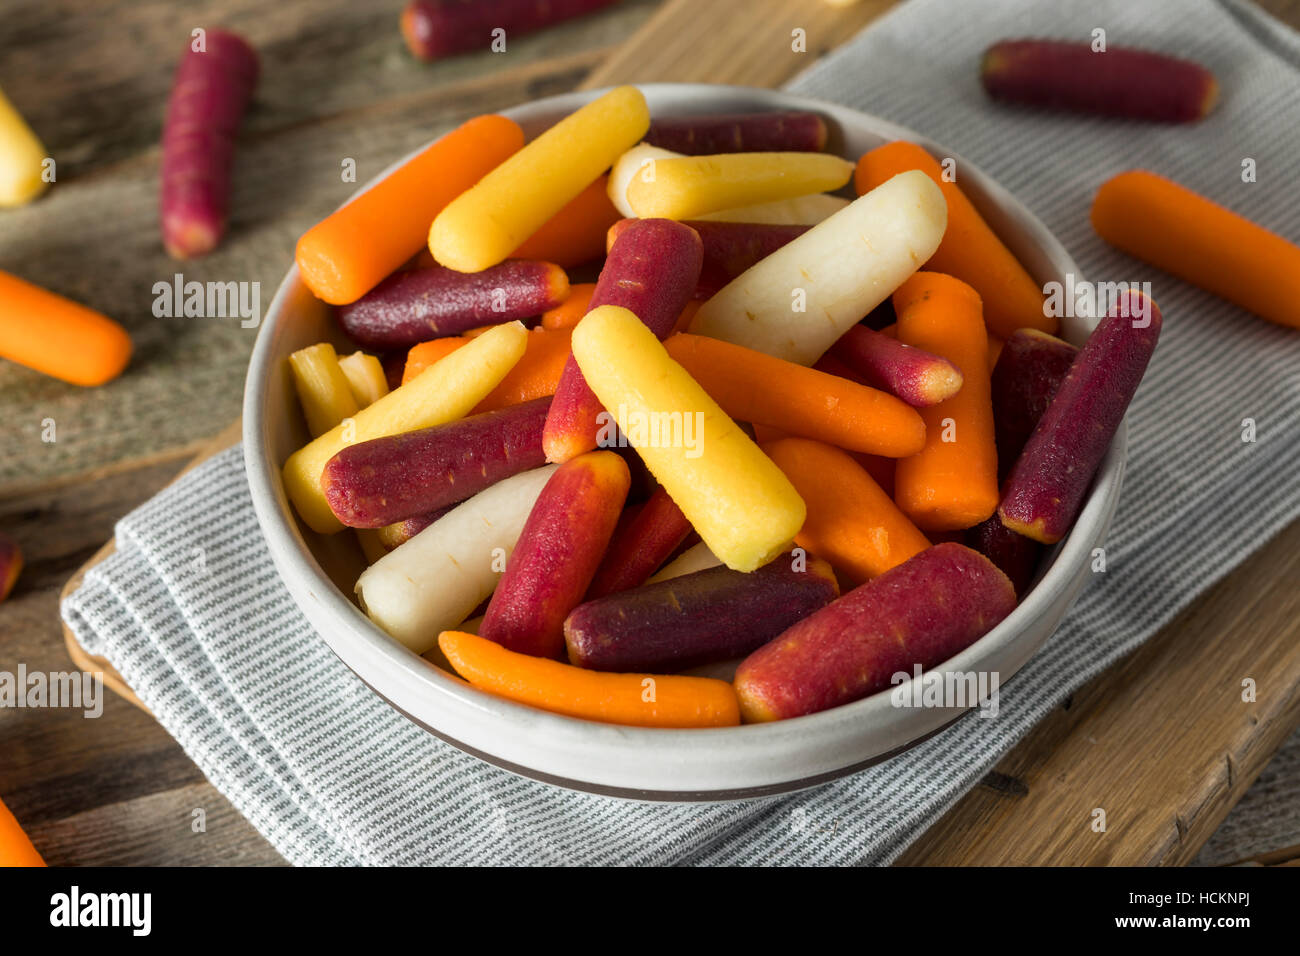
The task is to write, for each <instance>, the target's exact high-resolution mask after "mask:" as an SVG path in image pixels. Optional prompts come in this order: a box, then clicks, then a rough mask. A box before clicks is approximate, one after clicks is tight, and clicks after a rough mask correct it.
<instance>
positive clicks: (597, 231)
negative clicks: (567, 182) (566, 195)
mask: <svg viewBox="0 0 1300 956" xmlns="http://www.w3.org/2000/svg"><path fill="white" fill-rule="evenodd" d="M621 218H622V215H621V214H620V213H619V211H618V210H617V209H615V208H614V204H613V203H612V202H610V201H609V176H608V175H602V176H601V177H599V178H598V179H596V180H595V181H594V182H593V183H592V184H591V185H590V186H588V187H587V188H586V189H584V190H583V191H582V192H580V193H578V195H577V196H576V197H574V198H573V199H572V200H570V202H569V204H568V205H567V206H565V207H564V208H563V209H561V210H560V211H559V212H557V213H556V214H555V215H554V216H552V217H551V218H550V219H549V220H548V221H547V222H546V223H545V225H543V226H542V228H540V229H538V230H537V231H536V232H535V233H533V234H532V235H531V236H529V237H528V238H527V239H525V240H524V241H523V244H522V245H521V246H520V247H519V248H518V249H516V250H515V251H514V252H513V253H512V254H511V256H510V258H512V259H541V260H543V261H545V262H554V263H555V264H556V265H560V266H564V267H565V268H566V269H568V268H570V267H572V266H576V265H581V264H582V263H584V262H588V261H590V260H592V259H599V258H600V257H601V256H603V255H604V254H605V232H606V231H607V230H608V229H609V227H610V226H612V225H614V223H616V222H618V220H619V219H621Z"/></svg>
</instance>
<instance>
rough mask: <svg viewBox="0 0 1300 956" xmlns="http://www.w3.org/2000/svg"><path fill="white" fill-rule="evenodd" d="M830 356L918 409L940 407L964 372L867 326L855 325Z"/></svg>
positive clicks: (836, 345)
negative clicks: (930, 406)
mask: <svg viewBox="0 0 1300 956" xmlns="http://www.w3.org/2000/svg"><path fill="white" fill-rule="evenodd" d="M828 354H831V355H833V356H834V357H835V358H837V359H839V360H840V361H841V362H843V363H844V364H845V365H846V366H848V367H849V368H850V369H852V370H853V371H854V372H856V373H858V375H859V376H861V378H862V381H864V382H866V383H867V384H868V385H871V386H874V387H875V388H878V389H881V390H882V391H886V392H888V393H889V394H891V395H896V396H898V397H899V398H901V399H902V400H903V401H905V402H907V404H909V405H912V406H914V407H917V408H924V407H925V406H927V405H937V404H938V403H939V402H942V401H943V400H944V399H947V398H952V396H954V395H956V394H957V391H958V389H960V388H961V372H960V371H958V369H957V367H956V366H955V365H953V364H952V363H951V362H949V361H948V360H947V359H945V358H940V357H939V356H937V355H931V354H930V353H929V352H925V351H923V350H921V349H914V348H911V347H910V346H907V345H904V344H903V343H901V342H899V341H898V340H897V339H894V338H892V337H890V336H888V335H881V334H880V333H879V332H873V331H872V330H871V329H869V328H867V327H866V326H865V325H855V326H854V327H853V328H851V329H849V330H848V331H847V332H845V333H844V334H843V335H842V336H840V338H839V340H838V341H836V343H835V344H834V345H832V346H831V351H830V353H828ZM824 357H825V356H823V358H824Z"/></svg>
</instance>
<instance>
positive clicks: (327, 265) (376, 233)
mask: <svg viewBox="0 0 1300 956" xmlns="http://www.w3.org/2000/svg"><path fill="white" fill-rule="evenodd" d="M523 145H524V131H523V130H522V129H520V128H519V124H518V123H516V122H515V121H514V120H509V119H506V118H505V117H504V116H496V115H492V114H489V115H487V116H478V117H475V118H474V119H472V120H470V121H468V122H467V123H464V124H463V125H461V126H459V127H457V128H456V129H454V130H452V131H451V132H450V133H448V134H447V135H445V136H443V137H442V138H441V139H439V140H438V141H437V142H436V143H434V144H433V145H431V146H429V148H428V149H426V150H425V151H424V152H422V153H420V154H419V155H418V156H416V157H415V158H414V159H411V160H410V161H408V162H407V163H405V164H404V165H403V166H401V167H400V168H399V169H396V170H394V171H393V172H392V173H390V174H389V175H388V176H387V177H385V178H384V179H383V181H382V182H378V183H376V184H375V185H374V186H373V187H372V188H370V189H368V190H366V191H365V192H364V193H362V194H361V195H360V196H357V197H356V198H355V199H353V200H352V201H351V202H349V203H348V204H347V205H346V206H344V207H342V208H341V209H339V210H337V211H335V212H334V213H332V214H330V215H329V216H327V217H326V218H325V219H323V220H321V221H320V222H318V223H317V224H316V225H314V226H312V227H311V229H309V230H307V232H305V233H304V234H303V236H302V238H301V239H299V240H298V248H297V252H296V255H295V258H296V260H297V263H298V269H299V271H300V272H301V273H302V280H303V282H305V283H306V284H307V287H308V288H309V289H311V291H312V292H314V293H315V294H316V296H317V297H318V298H321V299H324V300H325V301H326V302H328V303H330V304H331V305H346V304H347V303H349V302H355V301H356V300H357V299H359V298H361V297H362V296H363V295H365V294H366V293H367V292H369V291H370V290H371V289H373V288H374V287H375V286H376V285H378V284H379V282H380V280H382V279H383V278H384V277H385V276H387V275H388V274H389V273H391V272H393V271H394V270H395V269H397V268H398V267H399V266H400V265H402V263H404V262H406V261H407V260H408V259H410V258H411V257H412V256H414V255H415V253H416V252H417V251H418V250H419V249H420V248H421V247H422V246H424V245H425V242H426V240H427V239H428V236H429V223H430V222H432V221H433V219H434V217H435V216H437V215H438V213H439V212H441V211H442V208H443V207H444V206H446V205H447V204H448V203H449V202H451V201H452V200H453V199H455V198H456V197H457V196H459V195H460V194H461V193H463V192H464V191H465V190H467V189H469V187H471V186H473V185H474V184H475V183H476V182H478V181H479V179H480V178H482V176H483V175H484V173H487V172H488V171H489V170H491V169H492V168H493V167H495V166H497V165H498V164H500V163H501V161H502V160H504V159H505V158H507V157H508V156H510V155H511V154H513V153H515V152H518V151H519V149H520V148H521V147H522V146H523Z"/></svg>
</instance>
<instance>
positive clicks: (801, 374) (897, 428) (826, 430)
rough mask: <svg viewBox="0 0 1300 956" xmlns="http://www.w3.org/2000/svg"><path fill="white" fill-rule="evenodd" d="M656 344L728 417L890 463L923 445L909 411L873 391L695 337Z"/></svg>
mask: <svg viewBox="0 0 1300 956" xmlns="http://www.w3.org/2000/svg"><path fill="white" fill-rule="evenodd" d="M664 346H665V347H666V348H667V349H668V354H669V355H671V356H672V357H673V359H675V360H676V361H677V362H678V364H680V365H681V366H682V367H683V368H684V369H686V371H687V372H689V373H690V374H691V377H692V378H694V379H695V380H696V381H697V382H699V383H700V385H701V386H703V388H704V390H705V391H706V392H708V393H709V396H710V397H711V398H712V399H713V400H714V401H715V402H717V403H718V405H720V406H721V407H722V410H723V411H725V412H726V413H727V414H728V415H730V416H731V417H732V418H735V419H739V420H740V421H744V422H760V423H762V424H764V425H771V426H772V427H773V428H779V429H781V430H782V431H785V432H789V433H791V434H795V435H803V436H804V437H807V438H816V439H818V440H819V441H824V442H828V443H829V444H832V445H838V446H839V447H840V448H847V449H851V450H852V451H864V452H870V453H871V454H875V455H889V456H892V457H895V458H901V457H903V456H904V455H915V454H916V453H917V452H919V451H920V450H921V449H922V448H923V447H924V446H925V423H924V422H923V421H922V420H921V416H920V415H919V414H918V413H917V411H916V410H915V409H913V408H911V407H909V406H908V405H907V403H906V402H904V401H902V400H901V399H898V398H895V397H894V396H893V395H888V394H886V393H885V392H882V391H879V390H878V389H874V388H869V387H868V386H866V385H858V384H857V383H856V382H850V381H848V380H847V379H842V378H839V377H838V376H835V375H828V374H826V373H825V372H819V371H817V370H816V369H811V368H805V367H804V366H802V365H796V364H795V363H794V362H787V361H785V360H784V359H779V358H773V357H772V356H770V355H765V354H764V353H762V352H756V351H754V350H753V349H747V348H745V347H744V346H741V345H732V344H731V343H730V342H723V341H721V340H720V339H711V338H706V337H705V336H702V335H674V336H672V337H671V338H670V339H668V340H667V341H666V342H665V343H664Z"/></svg>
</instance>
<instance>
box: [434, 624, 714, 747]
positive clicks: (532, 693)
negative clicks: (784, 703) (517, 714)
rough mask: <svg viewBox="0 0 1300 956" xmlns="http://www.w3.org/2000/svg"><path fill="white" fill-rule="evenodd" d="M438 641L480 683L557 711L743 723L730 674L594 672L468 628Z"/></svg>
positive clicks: (634, 722)
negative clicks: (509, 647)
mask: <svg viewBox="0 0 1300 956" xmlns="http://www.w3.org/2000/svg"><path fill="white" fill-rule="evenodd" d="M438 646H439V647H440V648H441V649H442V652H443V654H445V655H446V656H447V660H449V661H450V662H451V666H452V667H454V668H455V669H456V672H457V673H458V674H460V676H461V677H463V678H465V679H466V680H467V681H469V682H470V683H471V684H473V685H474V686H475V687H478V688H480V689H482V690H487V691H491V692H492V693H494V694H498V695H500V696H502V697H506V698H509V699H510V700H514V701H518V702H519V703H521V704H530V705H532V706H533V707H537V708H540V709H542V710H549V711H551V712H552V713H556V714H564V715H566V716H569V717H581V718H583V719H585V720H600V721H604V722H605V723H610V724H628V725H631V726H634V727H734V726H736V725H737V724H739V723H740V705H739V703H738V702H737V700H736V692H735V691H734V690H732V688H731V685H730V684H729V683H727V682H726V681H722V680H713V679H711V678H707V677H679V676H676V675H673V676H658V675H651V674H609V673H604V672H601V671H590V670H585V669H583V668H581V667H574V666H573V665H572V664H562V663H560V662H559V661H553V660H548V659H546V658H542V657H533V656H532V655H530V654H520V653H517V652H515V651H510V650H506V648H504V647H502V646H501V645H500V644H497V643H496V642H495V641H489V640H488V639H487V638H483V637H479V636H477V635H475V634H466V633H464V632H462V631H443V632H442V633H441V634H440V635H439V636H438Z"/></svg>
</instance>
